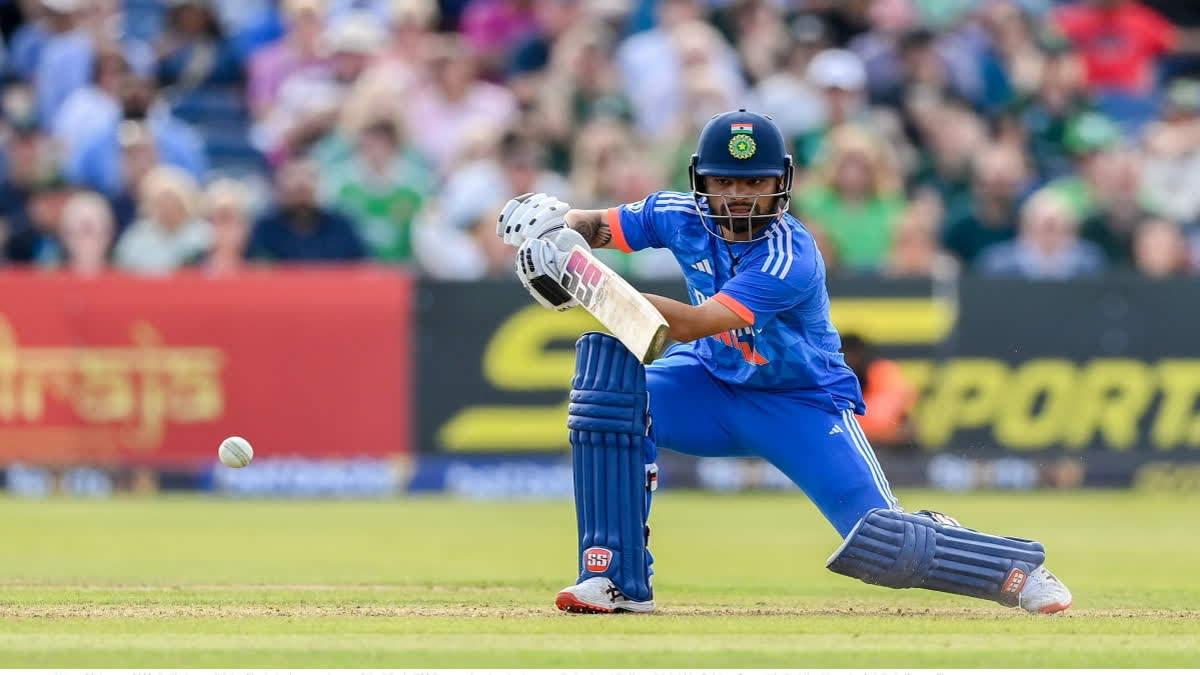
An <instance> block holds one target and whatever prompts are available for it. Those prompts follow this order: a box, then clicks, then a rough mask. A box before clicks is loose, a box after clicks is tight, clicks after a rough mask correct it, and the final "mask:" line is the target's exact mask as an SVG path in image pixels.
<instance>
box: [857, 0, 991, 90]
mask: <svg viewBox="0 0 1200 675" xmlns="http://www.w3.org/2000/svg"><path fill="white" fill-rule="evenodd" d="M913 4H914V3H913V2H912V0H875V1H874V2H873V3H872V4H871V6H870V11H869V14H868V17H869V20H870V22H871V30H869V31H867V32H865V33H862V34H860V35H858V36H857V37H855V38H854V39H853V40H851V41H850V43H849V44H848V45H847V49H849V50H850V51H852V52H854V53H855V54H857V55H858V56H859V57H860V58H861V59H862V61H863V63H864V65H865V66H866V72H867V86H868V91H869V92H870V96H871V99H872V100H876V101H877V100H885V99H886V97H887V95H888V92H891V91H894V90H895V89H896V88H897V87H898V86H900V85H901V84H902V82H903V80H904V78H905V74H906V73H905V58H904V56H905V52H906V51H908V50H909V49H910V48H911V47H913V46H914V44H913V43H906V38H911V37H912V36H914V35H917V31H919V30H920V29H921V26H920V24H919V23H918V20H917V18H918V17H917V14H916V12H915V7H914V6H913ZM920 37H921V40H920V41H919V42H920V46H921V47H922V48H926V47H927V48H928V53H929V58H931V59H936V60H937V61H938V62H940V65H941V66H942V68H944V69H945V76H946V79H947V82H948V83H949V86H950V88H951V89H953V90H954V91H957V92H960V93H962V94H963V96H964V98H966V99H967V100H971V101H974V100H976V99H977V97H978V95H979V92H980V91H981V89H982V85H983V80H982V75H981V73H980V70H979V66H978V59H977V58H975V55H974V53H973V50H972V48H971V46H970V44H969V43H968V42H966V41H965V40H963V39H962V37H961V36H960V35H958V34H957V33H956V32H954V31H945V32H942V33H940V34H938V35H937V36H936V39H935V40H933V41H926V40H924V38H923V36H920ZM909 55H910V56H911V55H912V52H909ZM924 59H925V57H924V56H922V57H921V59H918V60H924ZM909 62H910V63H909V65H912V59H911V58H910V59H909ZM909 74H911V71H910V72H909Z"/></svg>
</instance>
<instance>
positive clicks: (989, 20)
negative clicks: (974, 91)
mask: <svg viewBox="0 0 1200 675" xmlns="http://www.w3.org/2000/svg"><path fill="white" fill-rule="evenodd" d="M1034 21H1036V19H1035V18H1034V17H1033V16H1031V15H1030V13H1029V12H1027V11H1025V9H1024V8H1023V7H1022V6H1021V3H1019V2H1017V1H1016V0H992V1H991V2H987V3H985V4H984V5H983V8H982V9H981V10H980V23H981V25H982V26H983V28H984V30H985V31H986V32H987V45H986V47H985V50H984V53H983V54H982V58H981V62H980V63H981V67H982V69H983V75H984V100H983V104H984V107H985V109H986V110H988V111H989V112H993V113H994V112H999V111H1001V110H1003V108H1004V107H1005V106H1006V105H1009V104H1010V103H1012V102H1014V101H1015V100H1019V99H1024V98H1029V97H1032V96H1033V95H1035V94H1036V92H1037V88H1038V85H1039V84H1040V82H1041V78H1042V73H1043V71H1044V70H1045V68H1046V55H1045V53H1044V52H1043V51H1042V49H1041V48H1040V46H1039V44H1038V40H1037V38H1036V34H1037V32H1038V31H1037V29H1036V28H1035V27H1034Z"/></svg>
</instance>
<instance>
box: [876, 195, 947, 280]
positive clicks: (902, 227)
mask: <svg viewBox="0 0 1200 675" xmlns="http://www.w3.org/2000/svg"><path fill="white" fill-rule="evenodd" d="M941 222H942V204H941V200H940V199H939V198H938V196H937V195H936V194H934V193H932V192H924V193H922V194H921V195H920V196H918V197H917V198H916V199H913V200H912V201H911V202H909V204H908V207H907V208H906V209H905V210H904V215H903V216H901V217H900V219H899V221H898V222H897V223H896V232H895V235H894V236H893V241H892V249H891V252H890V254H889V255H888V261H887V264H886V265H885V266H884V269H883V273H884V275H885V276H887V277H890V278H894V279H900V278H907V279H931V278H934V277H942V276H946V275H949V274H954V273H956V272H957V269H958V266H957V265H956V264H955V262H954V259H953V258H952V257H951V256H950V255H949V254H948V253H946V252H945V251H944V250H943V249H942V245H941V241H939V239H940V228H939V225H940V224H941Z"/></svg>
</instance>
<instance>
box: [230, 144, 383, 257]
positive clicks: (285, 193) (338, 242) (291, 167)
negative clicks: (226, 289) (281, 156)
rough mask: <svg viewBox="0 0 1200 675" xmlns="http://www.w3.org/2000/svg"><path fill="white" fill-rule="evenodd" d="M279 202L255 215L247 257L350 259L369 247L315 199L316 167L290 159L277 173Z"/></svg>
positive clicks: (343, 219)
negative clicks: (265, 211) (259, 214)
mask: <svg viewBox="0 0 1200 675" xmlns="http://www.w3.org/2000/svg"><path fill="white" fill-rule="evenodd" d="M277 180H278V185H279V190H278V195H277V198H278V206H276V207H275V208H273V209H271V210H269V211H268V212H267V213H265V214H264V215H262V216H261V217H259V219H258V220H257V221H256V222H255V224H254V229H253V231H252V233H251V235H250V245H249V257H250V258H252V259H259V260H272V261H277V262H321V261H324V262H336V261H354V260H361V259H363V258H365V257H366V255H367V250H366V246H365V245H364V244H363V241H362V239H361V238H359V236H358V233H357V232H355V231H354V225H353V224H351V222H350V221H349V220H347V219H346V218H345V217H344V216H342V215H341V214H339V213H337V212H334V211H330V210H327V209H325V208H322V207H321V206H320V204H319V203H318V200H317V181H318V178H317V167H316V166H314V165H313V164H312V163H311V162H309V161H307V160H289V161H287V162H285V163H284V164H283V166H282V167H280V169H279V172H278V174H277Z"/></svg>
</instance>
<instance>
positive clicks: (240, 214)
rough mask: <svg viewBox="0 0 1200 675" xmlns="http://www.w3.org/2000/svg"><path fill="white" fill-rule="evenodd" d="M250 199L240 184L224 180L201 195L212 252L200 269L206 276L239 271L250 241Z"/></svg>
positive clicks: (243, 262)
mask: <svg viewBox="0 0 1200 675" xmlns="http://www.w3.org/2000/svg"><path fill="white" fill-rule="evenodd" d="M249 213H250V196H249V194H247V191H246V188H245V186H243V185H242V184H241V183H239V182H237V181H235V180H232V179H229V178H224V179H221V180H217V181H214V182H213V183H212V184H211V185H209V186H208V188H207V189H206V190H205V191H204V214H205V217H206V218H207V219H208V222H210V223H212V248H211V249H210V250H209V252H208V257H207V258H205V260H204V261H203V263H202V267H203V268H204V269H205V271H207V272H208V273H209V274H213V275H224V274H233V273H236V272H238V271H239V270H241V269H242V267H243V266H244V264H245V260H246V245H247V242H248V241H249V239H250V221H249V220H248V216H249Z"/></svg>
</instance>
